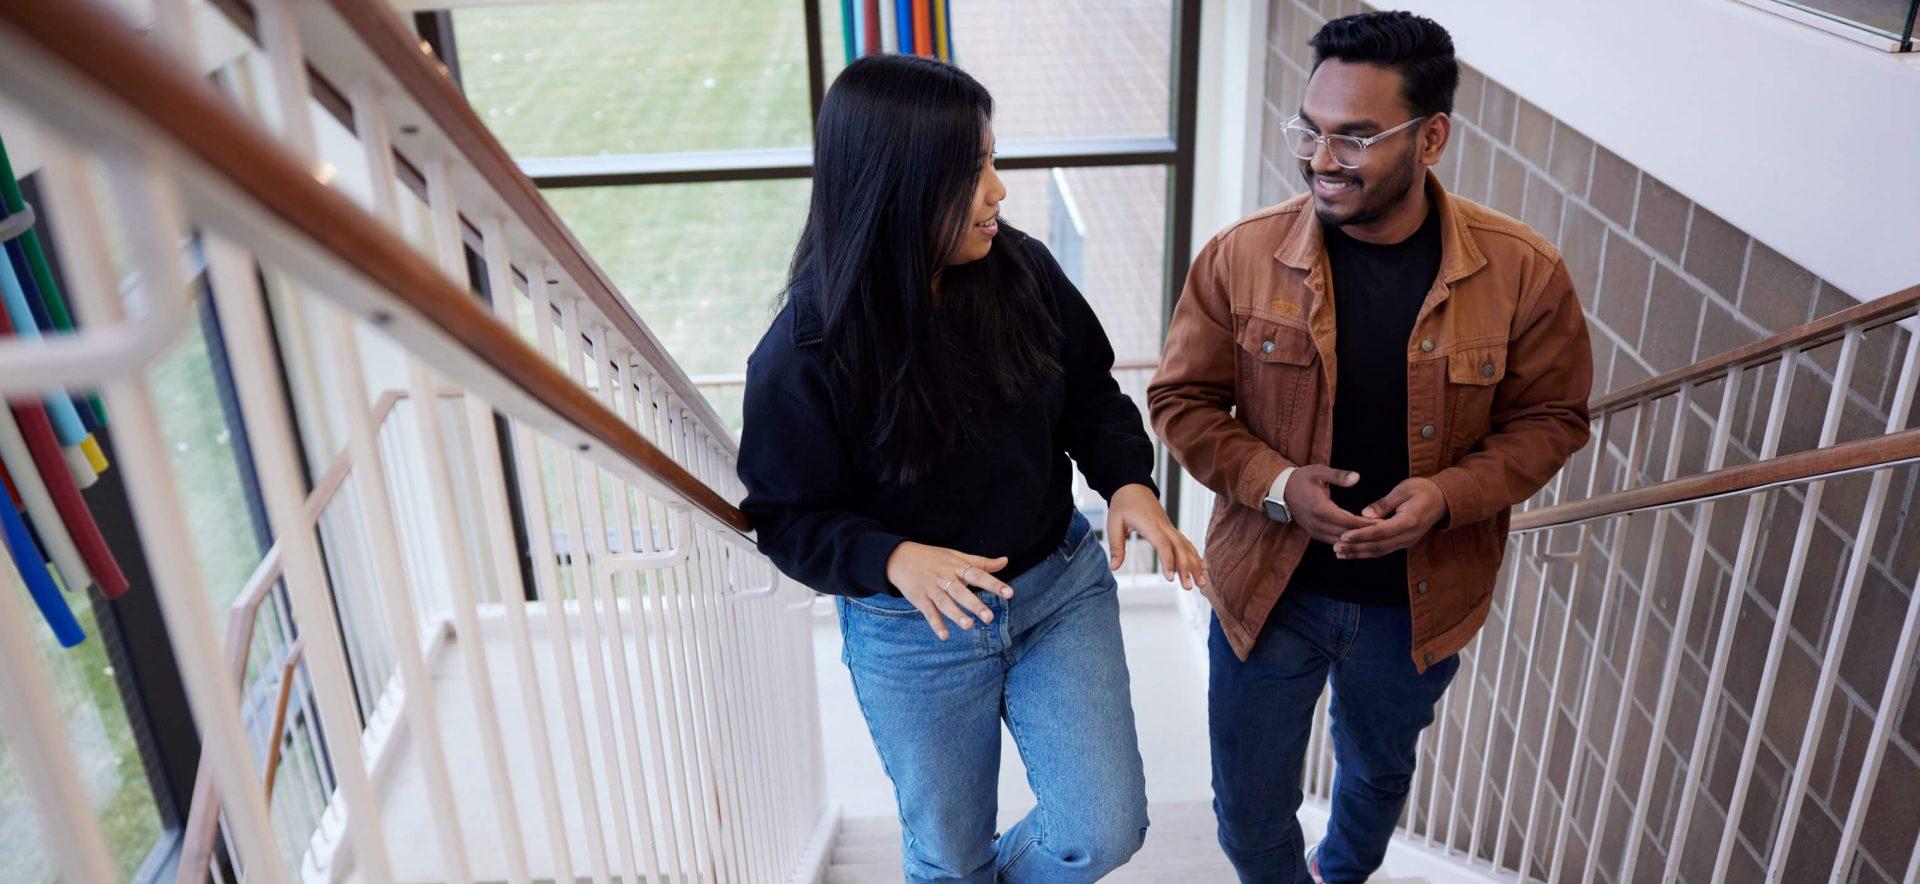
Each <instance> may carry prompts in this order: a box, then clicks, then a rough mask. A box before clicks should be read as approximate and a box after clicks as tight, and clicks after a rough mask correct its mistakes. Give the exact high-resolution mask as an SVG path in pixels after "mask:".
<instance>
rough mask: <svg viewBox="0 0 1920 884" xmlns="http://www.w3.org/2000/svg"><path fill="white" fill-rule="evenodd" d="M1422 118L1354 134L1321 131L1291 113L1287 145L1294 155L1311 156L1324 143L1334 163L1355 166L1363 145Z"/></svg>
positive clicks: (1362, 158) (1364, 158)
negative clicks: (1371, 132)
mask: <svg viewBox="0 0 1920 884" xmlns="http://www.w3.org/2000/svg"><path fill="white" fill-rule="evenodd" d="M1426 119H1427V117H1414V118H1413V119H1411V120H1408V121H1406V122H1404V123H1401V124H1400V125H1398V126H1395V127H1393V128H1391V129H1388V130H1387V131H1385V132H1382V133H1380V134H1378V135H1369V136H1367V137H1365V138H1357V137H1355V136H1352V135H1322V134H1320V133H1318V132H1315V131H1313V130H1312V129H1309V128H1307V127H1306V126H1305V125H1303V124H1302V123H1301V122H1300V115H1299V114H1295V115H1294V116H1293V119H1291V120H1288V121H1287V128H1286V138H1287V145H1288V146H1289V148H1290V149H1291V150H1292V151H1293V155H1294V156H1296V157H1299V158H1300V159H1303V160H1311V159H1313V158H1314V156H1315V155H1316V154H1318V153H1319V152H1320V146H1321V145H1323V144H1324V145H1326V147H1327V153H1328V154H1329V155H1331V156H1332V157H1333V161H1334V163H1335V164H1337V165H1338V166H1339V167H1340V168H1342V169H1358V168H1360V166H1361V164H1363V163H1365V162H1366V161H1367V148H1369V147H1372V146H1373V145H1374V143H1375V142H1378V141H1380V140H1381V139H1383V138H1386V137H1387V136H1389V135H1392V134H1393V133H1395V132H1398V131H1400V130H1401V129H1405V128H1407V127H1408V126H1411V125H1413V124H1415V123H1419V122H1422V121H1424V120H1426Z"/></svg>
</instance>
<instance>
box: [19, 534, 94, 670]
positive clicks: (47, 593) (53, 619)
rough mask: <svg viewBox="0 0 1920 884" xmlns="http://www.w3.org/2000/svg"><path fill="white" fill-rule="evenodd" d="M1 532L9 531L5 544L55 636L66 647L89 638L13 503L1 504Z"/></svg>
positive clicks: (41, 614) (22, 580)
mask: <svg viewBox="0 0 1920 884" xmlns="http://www.w3.org/2000/svg"><path fill="white" fill-rule="evenodd" d="M0 533H4V534H5V535H6V541H7V542H6V546H7V550H8V552H9V553H10V555H9V556H8V557H9V558H11V559H12V560H13V565H14V568H15V569H16V570H18V571H19V572H20V580H21V582H23V583H25V584H26V585H27V594H28V595H30V596H33V604H34V606H35V607H37V608H39V609H40V616H41V618H43V619H45V620H46V621H47V628H48V629H51V630H53V637H54V638H55V639H57V640H59V642H60V646H61V647H63V648H71V647H73V646H74V645H77V644H79V643H81V642H83V641H86V640H87V633H86V631H85V630H83V629H81V628H80V621H79V620H76V619H74V616H73V610H72V609H70V608H68V607H67V602H66V600H65V599H63V598H61V597H60V590H59V588H58V587H56V586H54V585H53V575H52V574H49V573H47V563H46V561H45V560H44V559H42V558H40V548H39V547H37V546H34V544H33V535H31V534H29V533H28V532H27V523H26V522H25V521H22V520H21V518H20V514H19V513H18V512H16V511H15V510H14V508H13V507H10V506H0Z"/></svg>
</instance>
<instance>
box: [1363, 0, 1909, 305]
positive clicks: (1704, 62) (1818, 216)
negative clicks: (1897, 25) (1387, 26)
mask: <svg viewBox="0 0 1920 884" xmlns="http://www.w3.org/2000/svg"><path fill="white" fill-rule="evenodd" d="M1379 5H1381V6H1383V7H1385V6H1398V7H1401V8H1405V9H1409V10H1412V11H1415V12H1418V13H1421V14H1422V15H1427V16H1430V17H1432V18H1433V19H1434V20H1436V21H1438V22H1440V23H1441V24H1443V25H1445V26H1446V27H1447V29H1448V30H1450V31H1452V33H1453V37H1454V42H1455V46H1456V48H1457V49H1458V51H1459V54H1460V57H1461V59H1462V60H1464V61H1466V62H1467V63H1468V64H1471V65H1473V66H1475V67H1477V68H1479V69H1480V70H1482V71H1484V72H1485V73H1486V74H1487V75H1488V76H1489V77H1492V78H1493V79H1495V80H1497V81H1499V82H1500V83H1501V84H1502V85H1504V86H1506V87H1508V88H1510V89H1512V90H1514V91H1515V92H1516V93H1518V94H1519V95H1520V96H1521V97H1522V98H1525V99H1527V100H1528V101H1531V102H1533V103H1534V104H1537V105H1539V106H1540V107H1541V108H1542V109H1544V110H1546V111H1547V112H1548V113H1549V114H1552V115H1553V116H1556V117H1558V118H1560V119H1561V120H1564V121H1566V122H1567V123H1568V124H1569V125H1572V126H1573V127H1574V128H1576V129H1579V130H1580V131H1582V132H1584V133H1586V134H1587V135H1590V136H1592V137H1593V138H1594V140H1596V141H1598V142H1599V143H1600V144H1602V145H1604V146H1606V147H1607V148H1608V149H1609V150H1612V151H1613V152H1614V153H1617V154H1619V155H1620V156H1621V157H1622V158H1623V159H1625V160H1626V161H1627V162H1629V163H1632V164H1633V165H1635V166H1638V167H1640V168H1641V169H1643V170H1645V171H1646V172H1648V173H1649V174H1651V175H1653V176H1654V177H1656V178H1659V179H1660V180H1662V181H1664V182H1666V183H1668V184H1669V185H1671V186H1673V187H1674V188H1676V189H1677V190H1679V191H1680V192H1681V193H1683V194H1685V195H1686V196H1687V197H1689V198H1691V199H1692V200H1694V201H1695V202H1697V203H1699V204H1700V205H1701V206H1704V207H1706V208H1707V209H1709V210H1711V211H1713V212H1714V213H1715V214H1718V215H1720V216H1721V217H1722V218H1725V219H1726V220H1727V221H1729V222H1730V223H1732V224H1733V225H1734V226H1736V227H1739V228H1740V229H1742V230H1745V231H1746V232H1747V233H1749V234H1752V235H1753V236H1754V237H1756V238H1757V239H1759V240H1760V241H1762V242H1764V243H1766V244H1767V245H1769V246H1771V247H1773V248H1774V249H1776V250H1778V251H1779V252H1780V253H1781V254H1783V255H1786V256H1787V257H1789V258H1792V259H1793V260H1794V261H1797V262H1799V263H1800V264H1802V265H1804V266H1805V267H1807V268H1808V269H1810V270H1812V271H1813V272H1814V273H1817V274H1819V275H1820V276H1821V277H1823V278H1825V279H1827V280H1828V281H1829V282H1832V283H1833V284H1834V285H1836V286H1839V287H1840V288H1841V289H1842V290H1844V291H1846V292H1847V293H1848V294H1851V295H1853V296H1854V297H1857V298H1862V299H1870V298H1875V297H1879V296H1881V295H1885V294H1888V293H1891V292H1894V291H1897V290H1899V289H1901V288H1905V287H1907V286H1910V285H1914V284H1916V283H1920V58H1915V56H1916V55H1920V53H1910V54H1907V55H1904V56H1902V55H1894V54H1890V53H1887V52H1883V51H1880V50H1876V49H1872V48H1870V47H1866V46H1862V45H1860V44H1858V43H1854V42H1852V41H1850V40H1846V39H1844V38H1841V37H1837V36H1834V35H1831V34H1826V33H1822V32H1821V31H1819V30H1817V29H1815V28H1813V27H1810V26H1807V25H1804V24H1800V23H1798V22H1794V21H1789V20H1787V19H1785V18H1781V17H1779V16H1776V15H1773V14H1771V13H1768V12H1765V11H1762V10H1760V9H1756V8H1754V7H1750V6H1747V5H1744V4H1742V3H1738V2H1735V0H1392V2H1382V3H1380V4H1379Z"/></svg>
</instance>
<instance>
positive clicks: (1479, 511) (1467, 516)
mask: <svg viewBox="0 0 1920 884" xmlns="http://www.w3.org/2000/svg"><path fill="white" fill-rule="evenodd" d="M1433 483H1434V484H1435V485H1438V486H1440V495H1441V496H1442V497H1444V498H1446V500H1447V517H1446V519H1444V520H1442V521H1441V523H1440V528H1441V529H1442V530H1444V529H1447V528H1456V527H1459V526H1461V525H1470V524H1472V523H1474V522H1478V521H1480V520H1482V519H1485V518H1488V517H1490V516H1492V515H1493V514H1492V513H1490V512H1487V510H1486V501H1485V500H1484V499H1483V498H1482V496H1481V494H1480V482H1479V480H1477V479H1475V478H1474V477H1473V474H1472V473H1470V472H1467V471H1466V470H1464V469H1461V468H1460V467H1448V468H1446V469H1444V470H1441V471H1440V472H1437V473H1434V474H1433Z"/></svg>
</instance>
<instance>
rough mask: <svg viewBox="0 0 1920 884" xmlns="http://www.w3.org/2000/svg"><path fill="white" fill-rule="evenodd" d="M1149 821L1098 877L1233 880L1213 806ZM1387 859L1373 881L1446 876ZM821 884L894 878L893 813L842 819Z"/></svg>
mask: <svg viewBox="0 0 1920 884" xmlns="http://www.w3.org/2000/svg"><path fill="white" fill-rule="evenodd" d="M1148 816H1149V817H1150V818H1151V819H1152V820H1153V825H1152V826H1150V827H1149V828H1148V829H1147V844H1146V846H1145V847H1142V848H1141V849H1140V852H1139V853H1137V854H1134V857H1133V860H1132V861H1131V862H1129V863H1127V864H1126V865H1125V866H1123V867H1121V868H1120V869H1119V870H1118V871H1116V872H1114V873H1113V874H1111V875H1109V876H1107V877H1106V878H1105V879H1104V880H1106V881H1110V882H1114V884H1149V882H1179V884H1237V882H1238V881H1239V879H1238V878H1237V877H1235V876H1234V874H1233V867H1232V866H1231V865H1229V864H1228V863H1227V858H1226V856H1225V855H1223V854H1222V853H1221V852H1220V847H1219V845H1218V844H1217V843H1215V842H1214V836H1213V832H1214V828H1213V827H1214V823H1213V809H1212V808H1211V807H1209V806H1208V805H1207V804H1206V803H1204V802H1186V801H1183V802H1164V803H1156V804H1153V805H1150V806H1149V808H1148ZM1301 824H1302V828H1304V829H1306V834H1307V837H1308V840H1309V842H1311V841H1313V840H1316V839H1318V837H1319V830H1320V820H1319V817H1318V815H1317V814H1315V813H1311V812H1309V813H1303V814H1302V815H1301ZM1395 859H1397V858H1395V857H1390V858H1389V859H1388V865H1387V868H1385V869H1382V870H1381V874H1380V875H1376V876H1375V877H1374V878H1373V881H1374V882H1375V884H1429V882H1439V881H1445V880H1452V879H1443V878H1429V877H1426V876H1424V875H1417V874H1412V873H1411V872H1410V871H1408V870H1406V869H1401V868H1396V866H1397V865H1405V864H1406V863H1405V862H1404V860H1403V861H1401V862H1399V863H1396V862H1395ZM830 862H831V865H829V866H828V868H827V875H826V878H825V882H826V884H880V882H897V881H899V880H900V823H899V821H898V820H897V819H896V818H894V817H889V816H868V817H855V818H851V819H848V820H846V821H844V822H843V823H842V824H841V827H840V837H839V839H838V840H836V841H835V842H834V846H833V852H832V855H831V858H830Z"/></svg>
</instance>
